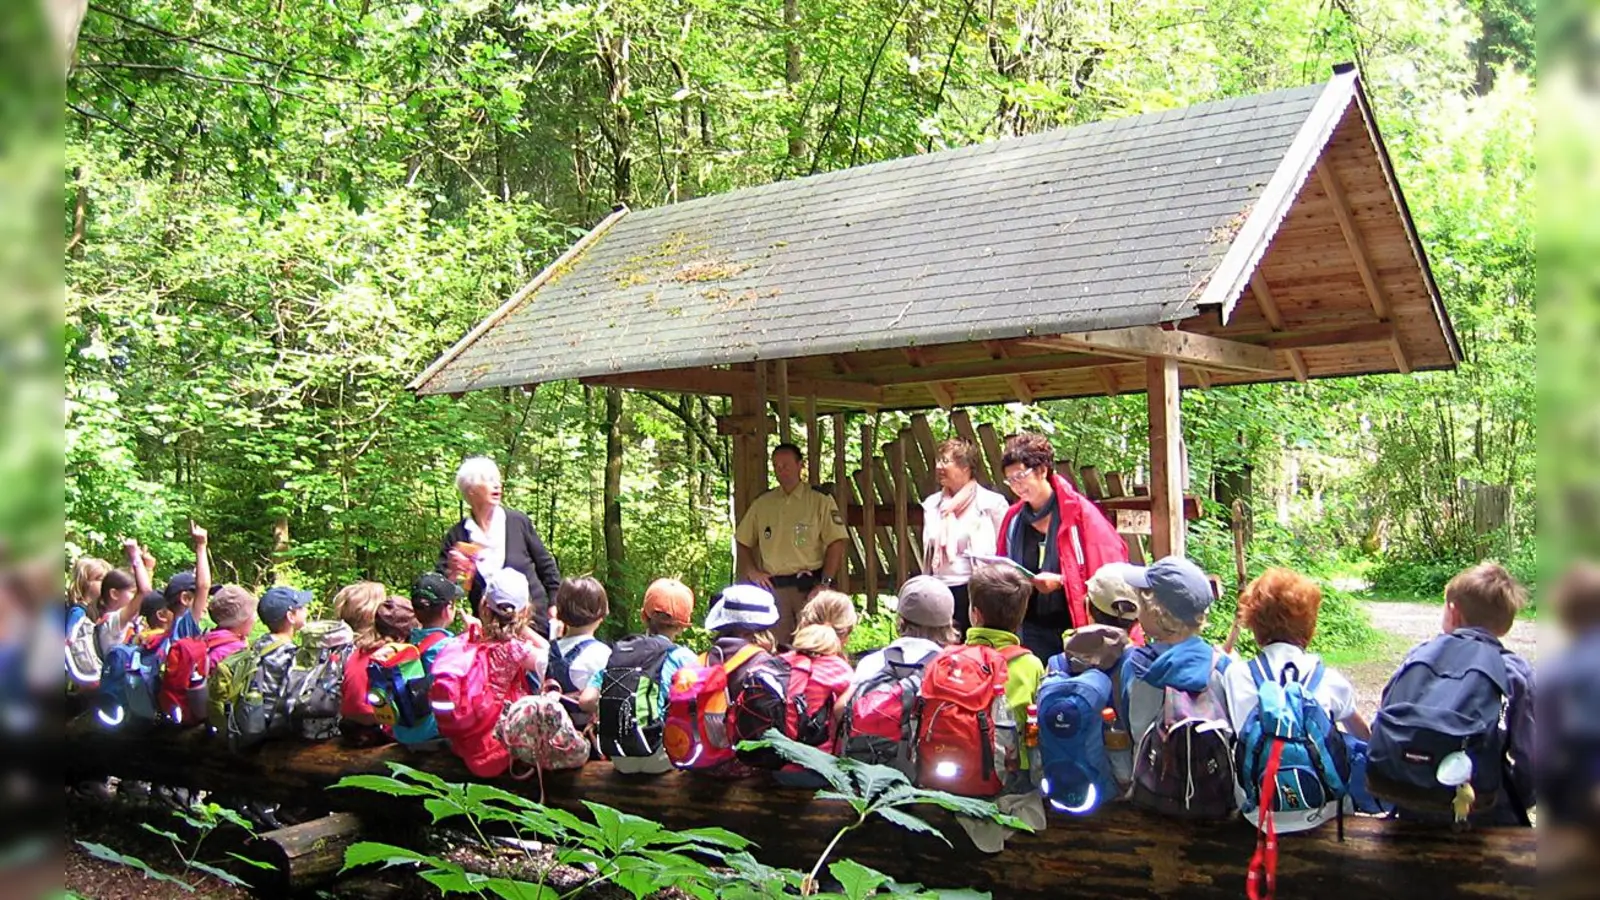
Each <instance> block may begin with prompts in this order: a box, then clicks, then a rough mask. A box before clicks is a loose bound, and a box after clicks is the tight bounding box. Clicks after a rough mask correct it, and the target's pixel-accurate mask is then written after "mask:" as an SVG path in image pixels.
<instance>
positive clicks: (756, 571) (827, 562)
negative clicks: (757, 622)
mask: <svg viewBox="0 0 1600 900" xmlns="http://www.w3.org/2000/svg"><path fill="white" fill-rule="evenodd" d="M803 470H804V463H803V461H802V460H801V456H800V448H799V447H796V446H795V445H794V444H779V445H778V446H777V447H776V448H775V449H774V450H773V451H772V472H773V474H774V475H776V476H777V477H778V486H777V487H775V488H773V489H772V490H770V491H767V492H766V493H764V494H762V495H761V496H759V497H757V498H756V499H755V502H753V503H751V504H750V508H749V509H747V510H745V514H744V518H743V519H740V520H739V529H738V533H737V537H738V541H739V546H741V547H743V548H744V550H745V555H744V556H745V568H744V572H743V576H744V580H745V581H748V582H750V583H751V584H758V585H760V586H762V587H764V588H766V589H767V590H769V591H771V592H772V596H773V598H774V599H775V600H777V602H778V624H777V625H774V626H773V628H772V634H773V637H775V638H777V640H778V643H780V644H787V643H788V642H789V638H790V636H791V635H793V634H794V625H795V620H796V619H797V618H798V617H799V615H800V608H801V607H803V606H805V603H806V600H808V599H809V598H810V597H811V595H812V594H813V593H815V592H816V591H817V590H819V589H823V588H831V587H833V583H834V578H835V577H837V576H838V574H839V566H840V564H841V563H842V562H843V560H844V541H845V530H844V517H843V516H841V515H839V507H838V506H836V505H835V504H834V502H833V497H831V496H830V495H828V494H824V493H821V492H819V491H814V490H812V489H811V487H810V485H808V484H806V483H805V481H804V480H803V479H802V477H801V476H802V475H803V474H804V472H803Z"/></svg>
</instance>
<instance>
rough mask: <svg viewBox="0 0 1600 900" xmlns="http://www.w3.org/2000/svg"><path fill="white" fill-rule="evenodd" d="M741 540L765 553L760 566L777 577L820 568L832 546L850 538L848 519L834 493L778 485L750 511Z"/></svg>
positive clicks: (742, 524) (741, 527)
mask: <svg viewBox="0 0 1600 900" xmlns="http://www.w3.org/2000/svg"><path fill="white" fill-rule="evenodd" d="M737 538H738V541H739V543H741V544H743V545H745V546H746V547H754V548H756V549H757V550H758V551H760V553H761V568H763V569H765V570H766V571H767V572H769V573H771V574H773V575H793V574H795V573H796V572H820V571H822V560H823V556H824V554H825V553H826V552H827V549H828V545H829V544H831V543H833V542H834V541H842V540H844V539H845V530H844V517H843V516H841V515H839V507H838V506H836V505H835V504H834V502H833V497H832V496H831V495H829V494H824V493H822V492H820V491H814V490H812V489H811V487H810V485H807V484H804V483H802V484H800V485H798V486H796V487H795V489H794V491H793V492H792V493H784V490H783V488H782V487H775V488H773V489H772V490H770V491H767V492H766V493H765V494H762V495H761V496H759V497H757V498H756V499H755V502H754V503H751V504H750V508H749V509H747V510H745V513H744V518H743V519H740V520H739V530H738V533H737Z"/></svg>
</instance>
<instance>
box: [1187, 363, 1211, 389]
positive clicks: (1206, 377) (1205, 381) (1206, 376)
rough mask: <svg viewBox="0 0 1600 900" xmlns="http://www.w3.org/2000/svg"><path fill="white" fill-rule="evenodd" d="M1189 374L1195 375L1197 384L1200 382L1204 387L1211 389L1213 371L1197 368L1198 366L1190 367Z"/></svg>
mask: <svg viewBox="0 0 1600 900" xmlns="http://www.w3.org/2000/svg"><path fill="white" fill-rule="evenodd" d="M1189 374H1191V375H1193V376H1194V380H1195V382H1196V383H1197V384H1199V385H1200V386H1201V387H1202V388H1205V389H1207V390H1210V389H1211V373H1210V372H1207V371H1206V370H1205V369H1197V368H1193V367H1190V369H1189Z"/></svg>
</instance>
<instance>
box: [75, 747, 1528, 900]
mask: <svg viewBox="0 0 1600 900" xmlns="http://www.w3.org/2000/svg"><path fill="white" fill-rule="evenodd" d="M92 720H93V716H88V717H80V718H79V719H78V720H77V721H75V722H72V723H70V724H69V726H68V728H67V735H68V740H67V741H66V742H65V746H66V748H67V752H66V754H65V766H64V768H65V773H64V774H65V776H66V779H67V783H69V784H71V783H73V782H75V781H78V780H83V779H87V778H94V777H104V776H107V775H117V776H121V777H124V778H136V779H142V780H147V781H153V782H156V783H158V784H170V785H174V786H185V787H200V788H206V789H209V790H213V791H218V792H223V791H226V792H228V793H230V794H233V795H236V796H245V797H256V798H260V799H287V800H291V801H294V802H300V803H304V802H305V801H306V798H307V797H313V798H317V799H318V800H320V801H321V802H325V803H327V804H329V805H330V806H333V807H337V808H340V809H346V810H350V811H353V812H359V813H367V812H371V813H374V814H376V815H379V816H383V817H384V818H385V820H386V821H393V820H394V819H396V818H402V819H403V818H406V817H422V816H424V815H425V813H424V812H423V810H421V809H420V808H419V807H418V806H417V805H416V804H414V803H408V802H407V801H406V800H405V799H404V798H399V797H394V796H390V795H388V794H380V793H375V792H371V791H365V790H351V789H345V790H327V788H328V787H329V786H330V785H331V784H333V783H334V782H336V781H338V780H339V779H340V778H342V777H344V776H345V775H353V774H358V773H386V771H387V769H386V764H387V763H388V762H391V761H393V762H404V763H405V764H406V765H409V766H413V767H415V768H419V769H422V770H425V771H428V772H432V773H434V774H436V775H438V776H439V777H441V778H444V779H446V780H448V781H451V782H464V781H470V780H473V779H472V778H471V776H470V775H469V774H468V773H467V771H466V769H465V768H464V767H463V766H462V764H461V761H460V760H459V759H457V758H456V757H455V756H452V755H451V754H449V753H417V752H415V751H410V750H406V749H404V748H402V747H398V746H391V747H386V748H385V747H380V748H375V749H370V750H356V749H351V748H348V747H345V746H342V745H341V744H340V743H339V742H338V741H331V742H326V743H315V744H313V743H304V742H299V741H269V742H268V743H266V744H264V745H263V746H262V747H261V748H260V750H259V751H258V752H254V753H250V754H247V755H241V756H235V755H233V754H230V753H227V752H226V751H224V750H221V749H220V748H219V747H218V745H217V744H216V742H215V741H213V740H209V739H208V737H207V735H204V734H202V733H200V732H201V730H200V729H192V730H189V731H156V732H150V733H148V734H144V735H132V734H129V733H127V732H114V731H108V730H106V729H105V728H103V727H97V726H98V723H97V722H94V721H92ZM497 784H498V785H499V786H501V787H503V788H505V789H507V790H510V791H514V792H517V793H521V794H524V795H528V796H533V795H534V794H535V792H537V791H538V790H539V786H538V785H537V784H536V783H535V782H533V781H531V780H528V781H517V780H513V779H509V778H502V779H499V780H498V781H497ZM543 789H544V792H545V797H546V802H548V803H549V805H551V806H553V807H557V808H561V809H567V810H571V811H574V812H576V813H578V814H579V815H584V816H586V817H587V816H588V813H587V811H586V810H585V809H584V808H583V806H582V802H583V801H585V800H590V801H594V802H596V803H601V804H605V805H608V806H611V807H614V808H616V809H619V810H621V811H623V812H627V813H632V814H635V815H640V816H647V817H649V818H651V819H654V820H656V821H659V822H661V823H663V824H665V825H666V826H667V827H669V828H689V827H698V826H706V825H717V826H720V827H722V828H726V829H729V830H730V831H733V832H734V833H735V834H741V835H744V836H745V837H748V838H750V839H751V840H754V841H755V842H757V844H758V845H759V848H758V849H756V851H755V853H756V855H757V856H758V858H759V859H760V860H761V861H762V862H764V863H767V864H768V865H781V866H789V867H797V868H798V867H806V868H809V867H810V866H811V865H812V864H813V863H815V862H816V860H817V857H818V855H819V854H820V853H822V852H823V850H824V847H825V845H827V844H828V842H829V840H830V839H831V838H832V837H833V835H835V834H837V833H838V832H839V829H840V828H842V827H843V826H845V825H847V824H850V823H852V822H854V821H855V820H856V816H855V814H854V813H853V811H852V810H851V809H850V807H849V806H848V805H846V804H845V803H843V802H842V801H835V800H823V799H818V798H816V797H815V796H813V794H814V792H813V791H810V790H789V789H784V788H779V787H776V786H774V785H772V784H770V783H768V782H766V781H764V780H756V779H743V780H737V781H720V780H716V779H708V778H695V777H691V776H687V775H682V774H677V773H671V774H668V775H664V776H661V777H659V778H639V777H638V776H620V775H618V774H616V773H615V772H614V770H613V769H612V768H611V765H610V764H609V763H606V762H593V763H589V764H588V765H586V766H584V767H583V768H582V769H579V770H577V771H567V772H545V773H544V775H543ZM913 812H914V813H915V814H916V815H918V816H920V817H922V818H925V819H926V820H927V821H928V822H929V823H930V824H931V825H932V826H933V827H934V828H936V829H938V831H939V832H940V833H941V834H943V835H944V836H945V837H946V838H947V839H948V840H949V841H950V845H949V846H946V844H945V843H943V842H942V841H940V840H939V839H938V838H936V837H932V836H930V835H927V834H918V833H914V832H910V831H905V830H902V829H899V828H896V827H894V826H892V825H889V824H887V823H885V822H883V821H882V820H879V819H877V818H873V819H871V820H869V821H868V823H867V824H866V825H864V826H863V827H861V828H859V829H857V830H855V831H852V832H850V833H849V834H847V835H846V836H845V837H844V839H843V840H841V841H839V843H838V845H837V846H836V847H835V848H834V853H835V855H834V857H833V858H834V859H846V858H848V859H853V860H856V861H857V862H860V863H861V864H863V865H867V866H871V867H873V868H875V869H878V870H879V871H882V872H884V873H886V874H888V875H890V876H892V877H894V878H896V879H899V880H901V881H907V882H911V881H915V882H921V883H923V884H926V885H929V886H932V887H943V888H972V889H977V890H987V891H993V892H995V894H996V896H1001V897H1008V898H1022V900H1033V898H1037V900H1046V898H1051V900H1053V898H1059V897H1061V896H1064V895H1070V896H1072V897H1083V898H1096V897H1105V898H1116V900H1122V898H1126V897H1130V896H1163V897H1181V898H1184V900H1211V898H1217V900H1223V898H1227V900H1234V898H1237V897H1240V896H1242V895H1243V894H1244V892H1245V873H1246V870H1247V868H1248V865H1247V864H1248V862H1249V860H1250V853H1251V851H1252V849H1253V848H1254V847H1255V840H1256V834H1255V831H1254V830H1253V829H1252V828H1250V827H1249V826H1248V825H1246V824H1244V823H1242V822H1237V821H1235V822H1187V821H1184V820H1182V819H1174V818H1164V817H1160V816H1157V815H1155V814H1153V813H1148V812H1144V811H1141V810H1138V809H1135V808H1133V807H1131V806H1129V805H1127V804H1124V803H1112V804H1109V805H1107V806H1106V807H1105V808H1103V809H1101V810H1099V811H1098V812H1096V813H1094V814H1093V815H1089V816H1081V817H1080V816H1068V815H1059V814H1057V815H1052V816H1051V817H1050V819H1049V823H1048V827H1047V828H1046V829H1045V830H1043V831H1040V832H1037V833H1034V834H1021V835H1017V836H1014V837H1012V838H1011V839H1010V840H1008V841H1007V846H1006V849H1005V851H1004V852H1002V853H998V854H994V855H988V854H983V853H980V852H978V851H977V849H976V848H975V847H973V845H972V842H971V841H970V840H969V839H968V838H967V836H966V835H965V834H964V833H963V832H962V831H961V828H960V826H958V825H957V824H956V823H955V820H954V818H953V817H952V816H951V815H950V814H948V813H945V812H942V811H940V810H936V809H933V808H931V807H927V806H922V807H917V808H916V809H915V810H913ZM1538 841H1539V835H1538V834H1537V833H1536V832H1535V830H1534V829H1532V828H1475V829H1473V830H1471V831H1468V832H1464V833H1456V832H1453V831H1451V830H1450V829H1449V828H1441V827H1437V826H1423V825H1418V824H1413V823H1408V822H1402V821H1399V820H1393V819H1380V818H1372V817H1368V816H1354V815H1352V816H1349V817H1348V818H1347V819H1346V820H1345V827H1344V840H1343V841H1341V840H1339V839H1338V837H1337V835H1336V832H1335V829H1334V827H1333V825H1332V824H1331V823H1330V824H1327V825H1324V826H1323V827H1321V828H1318V829H1315V830H1313V831H1309V832H1306V833H1304V834H1297V835H1295V836H1294V838H1293V840H1286V841H1284V843H1283V847H1282V853H1283V863H1284V864H1283V868H1282V869H1281V870H1280V871H1279V873H1278V881H1279V886H1280V887H1282V888H1283V894H1282V895H1283V896H1285V897H1293V898H1295V900H1313V898H1329V900H1348V898H1351V897H1458V896H1468V895H1483V896H1492V897H1497V898H1501V897H1504V898H1523V897H1526V898H1530V900H1531V898H1532V897H1533V896H1534V884H1535V881H1536V880H1537V879H1538V867H1539V855H1540V854H1539V852H1538ZM1063 885H1070V886H1071V890H1070V891H1064V890H1063Z"/></svg>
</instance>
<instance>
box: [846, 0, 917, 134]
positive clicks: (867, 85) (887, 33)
mask: <svg viewBox="0 0 1600 900" xmlns="http://www.w3.org/2000/svg"><path fill="white" fill-rule="evenodd" d="M910 5H911V0H904V2H902V3H901V4H900V9H899V10H897V11H896V12H895V14H894V21H892V22H890V23H889V27H888V28H886V29H884V32H883V40H881V41H879V42H878V52H876V53H874V54H872V65H870V66H868V67H867V77H866V79H865V80H864V81H863V82H862V83H861V102H859V103H857V104H856V127H855V130H853V131H852V132H850V165H852V166H854V165H855V164H856V156H857V155H858V154H859V153H860V152H861V119H862V117H863V116H864V115H865V114H866V111H867V95H868V94H870V93H872V80H873V79H874V78H876V77H877V76H878V63H879V62H880V61H882V60H883V51H884V49H885V48H887V47H888V46H889V39H890V38H892V37H894V30H895V29H896V28H899V27H900V20H901V19H903V18H905V15H906V8H907V7H909V6H910Z"/></svg>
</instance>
